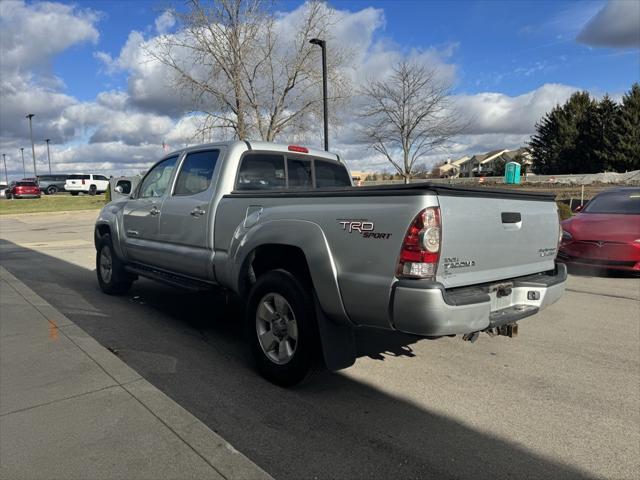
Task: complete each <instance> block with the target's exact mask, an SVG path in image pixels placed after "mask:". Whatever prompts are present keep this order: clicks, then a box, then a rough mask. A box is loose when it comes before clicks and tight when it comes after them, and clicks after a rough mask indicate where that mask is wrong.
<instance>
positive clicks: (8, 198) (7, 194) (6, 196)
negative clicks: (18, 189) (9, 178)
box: [4, 192, 11, 200]
mask: <svg viewBox="0 0 640 480" xmlns="http://www.w3.org/2000/svg"><path fill="white" fill-rule="evenodd" d="M4 196H5V198H6V199H7V200H11V193H10V192H6V193H5V194H4Z"/></svg>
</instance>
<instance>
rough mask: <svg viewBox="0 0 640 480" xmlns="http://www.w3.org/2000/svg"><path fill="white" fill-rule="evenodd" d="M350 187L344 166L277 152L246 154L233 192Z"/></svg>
mask: <svg viewBox="0 0 640 480" xmlns="http://www.w3.org/2000/svg"><path fill="white" fill-rule="evenodd" d="M326 187H351V178H350V177H349V172H348V171H347V169H346V167H345V166H344V165H342V164H340V163H337V162H332V161H330V160H322V159H318V158H313V157H298V156H292V155H288V154H279V153H246V154H245V155H244V156H243V158H242V160H241V163H240V168H239V170H238V178H237V181H236V190H239V191H246V190H284V189H289V190H312V189H314V188H326Z"/></svg>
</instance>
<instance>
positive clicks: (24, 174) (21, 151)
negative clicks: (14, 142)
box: [20, 147, 27, 178]
mask: <svg viewBox="0 0 640 480" xmlns="http://www.w3.org/2000/svg"><path fill="white" fill-rule="evenodd" d="M20 153H22V178H27V169H26V168H25V166H24V147H20Z"/></svg>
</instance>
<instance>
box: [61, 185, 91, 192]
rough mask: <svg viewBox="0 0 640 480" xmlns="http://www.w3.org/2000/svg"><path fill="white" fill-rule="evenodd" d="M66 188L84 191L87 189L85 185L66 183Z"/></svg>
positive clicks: (68, 190)
mask: <svg viewBox="0 0 640 480" xmlns="http://www.w3.org/2000/svg"><path fill="white" fill-rule="evenodd" d="M64 189H65V190H66V191H67V192H82V191H84V190H86V188H85V187H84V185H65V186H64Z"/></svg>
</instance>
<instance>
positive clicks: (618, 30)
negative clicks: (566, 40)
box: [577, 0, 640, 48]
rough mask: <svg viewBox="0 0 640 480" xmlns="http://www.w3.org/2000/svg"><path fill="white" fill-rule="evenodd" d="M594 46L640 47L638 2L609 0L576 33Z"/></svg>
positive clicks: (579, 39)
mask: <svg viewBox="0 0 640 480" xmlns="http://www.w3.org/2000/svg"><path fill="white" fill-rule="evenodd" d="M577 40H578V41H579V42H581V43H584V44H586V45H592V46H594V47H614V48H626V47H636V48H637V47H640V2H639V1H638V0H610V1H609V2H608V3H607V4H606V5H605V6H604V7H603V8H602V9H601V10H600V11H599V12H598V13H597V14H596V15H595V16H594V17H593V18H592V19H591V20H589V22H588V23H587V24H586V25H585V26H584V28H583V29H582V31H581V32H580V33H579V34H578V37H577Z"/></svg>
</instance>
